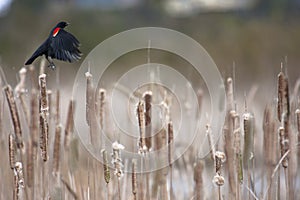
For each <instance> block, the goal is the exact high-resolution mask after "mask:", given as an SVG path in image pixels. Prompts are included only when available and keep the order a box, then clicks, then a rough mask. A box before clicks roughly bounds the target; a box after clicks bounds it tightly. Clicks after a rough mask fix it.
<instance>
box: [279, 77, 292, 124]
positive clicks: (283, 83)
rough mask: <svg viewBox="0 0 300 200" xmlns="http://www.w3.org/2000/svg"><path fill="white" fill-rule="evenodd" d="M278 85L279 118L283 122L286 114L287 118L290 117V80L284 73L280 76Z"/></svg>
mask: <svg viewBox="0 0 300 200" xmlns="http://www.w3.org/2000/svg"><path fill="white" fill-rule="evenodd" d="M277 85H278V86H277V93H278V97H277V98H278V99H277V117H278V120H279V121H280V122H281V119H282V115H283V114H286V115H287V118H289V115H290V102H289V99H290V98H289V86H288V78H287V77H286V76H285V74H284V73H283V72H282V71H281V72H280V73H279V74H278V80H277Z"/></svg>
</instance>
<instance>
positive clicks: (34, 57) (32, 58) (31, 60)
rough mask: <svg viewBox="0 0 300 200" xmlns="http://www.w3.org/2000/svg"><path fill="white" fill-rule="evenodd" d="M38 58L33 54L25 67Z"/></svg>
mask: <svg viewBox="0 0 300 200" xmlns="http://www.w3.org/2000/svg"><path fill="white" fill-rule="evenodd" d="M37 57H38V55H35V54H33V55H32V56H31V57H30V58H29V59H28V60H27V61H26V62H25V65H30V64H32V63H33V61H34V60H35V59H36V58H37Z"/></svg>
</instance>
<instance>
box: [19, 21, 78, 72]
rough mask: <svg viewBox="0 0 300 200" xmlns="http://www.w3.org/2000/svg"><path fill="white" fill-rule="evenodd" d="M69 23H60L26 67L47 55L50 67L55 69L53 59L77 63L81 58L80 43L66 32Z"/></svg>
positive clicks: (27, 62)
mask: <svg viewBox="0 0 300 200" xmlns="http://www.w3.org/2000/svg"><path fill="white" fill-rule="evenodd" d="M68 25H69V23H67V22H59V23H58V24H57V25H56V26H55V27H54V28H53V29H52V30H51V32H50V35H49V37H48V38H47V40H46V41H45V42H44V43H43V44H42V45H41V46H40V47H39V48H38V49H37V50H36V51H35V52H34V53H33V55H32V56H31V57H30V58H29V59H28V60H27V61H26V63H25V65H30V64H31V63H32V62H33V61H34V60H35V59H36V58H37V57H39V56H42V55H45V57H46V59H47V60H48V62H49V63H50V65H49V67H51V68H52V69H55V65H54V63H53V61H52V59H53V58H55V59H58V60H63V61H68V62H73V61H77V60H79V59H80V58H81V52H80V51H79V49H78V48H79V45H80V43H79V41H78V40H77V39H76V38H75V36H74V35H72V34H71V33H68V32H67V31H65V30H64V28H65V27H66V26H68Z"/></svg>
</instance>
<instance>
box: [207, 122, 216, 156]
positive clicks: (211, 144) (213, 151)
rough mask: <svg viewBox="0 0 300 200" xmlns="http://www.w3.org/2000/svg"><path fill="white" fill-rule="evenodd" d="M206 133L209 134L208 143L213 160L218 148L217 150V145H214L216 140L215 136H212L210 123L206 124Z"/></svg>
mask: <svg viewBox="0 0 300 200" xmlns="http://www.w3.org/2000/svg"><path fill="white" fill-rule="evenodd" d="M206 135H207V138H208V145H209V148H210V153H211V158H212V160H214V158H215V151H216V150H215V146H214V145H213V144H214V142H213V138H212V132H211V126H210V124H206Z"/></svg>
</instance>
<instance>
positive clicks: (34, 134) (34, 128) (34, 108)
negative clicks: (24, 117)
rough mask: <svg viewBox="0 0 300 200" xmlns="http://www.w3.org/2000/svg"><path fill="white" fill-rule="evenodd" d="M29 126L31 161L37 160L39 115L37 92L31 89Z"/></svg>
mask: <svg viewBox="0 0 300 200" xmlns="http://www.w3.org/2000/svg"><path fill="white" fill-rule="evenodd" d="M30 112H31V117H30V125H29V130H30V133H31V136H30V137H31V143H32V150H33V159H34V160H36V159H37V149H38V137H39V136H38V135H39V133H38V123H39V113H38V96H37V91H36V90H35V89H32V91H31V99H30Z"/></svg>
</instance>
